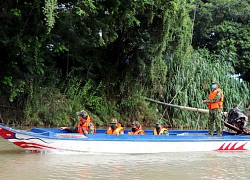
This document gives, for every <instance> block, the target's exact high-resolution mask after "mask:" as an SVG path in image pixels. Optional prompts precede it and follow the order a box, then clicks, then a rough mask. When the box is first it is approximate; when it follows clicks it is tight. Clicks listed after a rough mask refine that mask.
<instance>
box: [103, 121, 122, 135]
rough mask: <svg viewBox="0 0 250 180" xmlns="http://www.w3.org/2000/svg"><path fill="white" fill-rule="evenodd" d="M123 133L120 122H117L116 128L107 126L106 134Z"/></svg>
mask: <svg viewBox="0 0 250 180" xmlns="http://www.w3.org/2000/svg"><path fill="white" fill-rule="evenodd" d="M123 133H124V129H123V127H122V126H121V124H120V123H117V128H116V129H114V130H113V129H112V128H111V127H109V128H108V130H107V132H106V134H123Z"/></svg>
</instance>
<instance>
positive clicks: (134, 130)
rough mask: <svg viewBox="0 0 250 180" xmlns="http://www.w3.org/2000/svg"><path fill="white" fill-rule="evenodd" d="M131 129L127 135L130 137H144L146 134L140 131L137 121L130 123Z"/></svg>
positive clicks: (140, 127)
mask: <svg viewBox="0 0 250 180" xmlns="http://www.w3.org/2000/svg"><path fill="white" fill-rule="evenodd" d="M131 126H132V129H131V131H130V132H128V134H130V135H138V134H139V135H145V134H146V133H145V132H144V131H143V130H142V126H141V125H140V123H139V121H134V122H133V123H132V125H131Z"/></svg>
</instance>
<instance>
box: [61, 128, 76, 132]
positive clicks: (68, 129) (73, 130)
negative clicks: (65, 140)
mask: <svg viewBox="0 0 250 180" xmlns="http://www.w3.org/2000/svg"><path fill="white" fill-rule="evenodd" d="M60 129H61V130H66V131H67V132H69V133H77V131H78V128H77V127H61V128H60Z"/></svg>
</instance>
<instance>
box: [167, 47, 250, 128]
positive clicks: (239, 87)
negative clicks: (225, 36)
mask: <svg viewBox="0 0 250 180" xmlns="http://www.w3.org/2000/svg"><path fill="white" fill-rule="evenodd" d="M235 58H236V56H235V54H233V53H227V52H225V51H221V54H219V55H214V54H210V53H209V52H208V51H206V50H198V51H196V52H195V54H194V57H193V58H192V59H191V60H186V61H184V62H181V64H180V65H178V66H176V63H175V62H174V61H167V62H166V64H167V66H168V69H169V72H168V75H167V76H168V78H167V81H168V82H169V83H168V85H167V86H166V89H165V90H166V95H165V97H166V102H172V104H176V105H181V106H189V107H197V108H204V109H206V108H207V107H206V106H205V105H204V104H203V102H202V100H203V99H206V98H208V94H209V92H210V90H211V88H210V85H211V82H212V81H217V82H218V83H219V84H220V87H221V88H222V89H223V91H224V94H225V102H224V109H223V110H224V111H228V110H229V109H230V108H234V107H236V106H237V105H238V104H239V103H240V102H241V105H240V108H242V109H245V108H246V107H247V103H248V101H249V94H250V91H249V84H248V83H246V82H243V81H241V80H240V79H236V78H234V77H233V75H234V70H233V68H232V65H231V64H230V62H229V59H235ZM173 97H174V98H173ZM163 108H166V107H163ZM169 116H171V117H172V119H170V118H169ZM163 119H164V121H165V122H166V123H167V124H168V125H169V126H171V127H179V128H184V127H185V128H196V129H199V128H206V125H207V120H208V115H207V114H201V113H198V112H197V113H194V112H189V111H182V110H179V109H169V108H168V113H166V114H165V115H164V118H163Z"/></svg>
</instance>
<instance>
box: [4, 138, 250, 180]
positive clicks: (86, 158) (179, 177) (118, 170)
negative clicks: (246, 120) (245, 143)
mask: <svg viewBox="0 0 250 180" xmlns="http://www.w3.org/2000/svg"><path fill="white" fill-rule="evenodd" d="M249 159H250V152H205V153H204V152H199V153H164V154H141V155H112V154H70V153H67V154H65V153H59V154H46V153H42V154H41V153H40V154H39V153H31V152H27V151H25V150H22V149H20V148H19V147H15V146H14V145H12V144H11V143H10V142H8V141H6V140H4V139H2V138H0V179H1V180H27V179H35V180H40V179H41V180H44V179H46V180H50V179H51V180H61V179H69V180H71V179H72V180H81V179H82V180H88V179H100V180H102V179H103V180H107V179H119V180H126V179H135V180H142V179H143V180H150V179H152V180H158V179H163V180H165V179H168V180H189V179H190V180H196V179H197V180H198V179H207V180H220V179H221V180H232V179H242V180H243V179H244V180H245V179H250V172H249V170H248V169H249V167H250V161H249Z"/></svg>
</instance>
